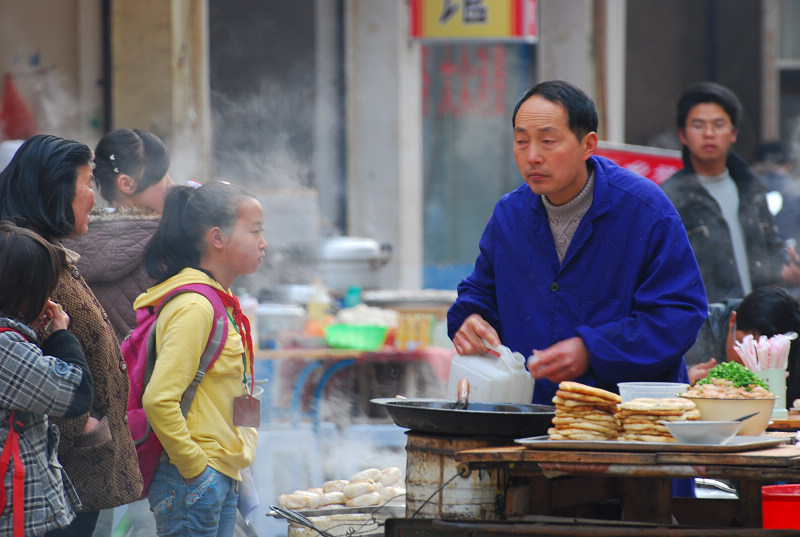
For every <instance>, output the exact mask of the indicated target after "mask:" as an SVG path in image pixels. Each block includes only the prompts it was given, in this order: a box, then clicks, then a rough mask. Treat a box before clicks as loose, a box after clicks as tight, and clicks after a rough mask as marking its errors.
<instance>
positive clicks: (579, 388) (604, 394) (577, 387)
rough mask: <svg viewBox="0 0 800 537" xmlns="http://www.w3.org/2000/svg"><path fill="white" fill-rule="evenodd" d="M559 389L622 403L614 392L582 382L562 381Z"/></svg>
mask: <svg viewBox="0 0 800 537" xmlns="http://www.w3.org/2000/svg"><path fill="white" fill-rule="evenodd" d="M558 389H559V390H561V391H565V392H571V393H579V394H584V395H587V396H590V397H597V398H600V399H603V400H606V401H610V402H612V403H621V402H622V398H621V397H620V396H619V395H617V394H616V393H614V392H610V391H608V390H603V389H602V388H596V387H594V386H588V385H586V384H581V383H580V382H573V381H569V380H565V381H562V382H561V383H559V385H558Z"/></svg>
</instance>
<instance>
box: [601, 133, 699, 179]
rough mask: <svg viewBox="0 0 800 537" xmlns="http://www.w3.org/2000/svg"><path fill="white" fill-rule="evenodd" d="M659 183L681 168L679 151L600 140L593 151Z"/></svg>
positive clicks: (681, 160)
mask: <svg viewBox="0 0 800 537" xmlns="http://www.w3.org/2000/svg"><path fill="white" fill-rule="evenodd" d="M594 154H595V155H600V156H602V157H606V158H607V159H609V160H612V161H614V162H616V163H617V164H619V165H620V166H622V167H623V168H627V169H629V170H631V171H634V172H636V173H638V174H639V175H643V176H645V177H647V178H648V179H651V180H652V181H655V183H656V184H658V185H660V184H661V183H663V182H664V181H666V180H667V179H669V178H670V177H671V176H672V174H674V173H675V172H677V171H678V170H680V169H681V168H683V158H682V157H681V152H680V151H676V150H674V149H659V148H656V147H645V146H641V145H629V144H618V143H613V142H602V141H601V142H600V143H599V144H598V146H597V149H596V150H595V152H594Z"/></svg>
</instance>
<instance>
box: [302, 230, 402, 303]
mask: <svg viewBox="0 0 800 537" xmlns="http://www.w3.org/2000/svg"><path fill="white" fill-rule="evenodd" d="M391 255H392V247H391V245H390V244H378V242H377V241H375V240H373V239H367V238H362V237H333V238H330V239H326V240H324V241H322V243H321V244H320V247H319V250H318V252H317V267H318V270H319V276H320V277H321V278H322V281H323V283H324V284H325V285H326V286H327V287H328V288H330V289H336V290H339V291H346V290H347V288H348V287H351V286H357V287H361V288H362V289H375V288H377V287H378V269H379V268H381V267H382V266H384V265H385V264H386V263H388V262H389V259H390V258H391Z"/></svg>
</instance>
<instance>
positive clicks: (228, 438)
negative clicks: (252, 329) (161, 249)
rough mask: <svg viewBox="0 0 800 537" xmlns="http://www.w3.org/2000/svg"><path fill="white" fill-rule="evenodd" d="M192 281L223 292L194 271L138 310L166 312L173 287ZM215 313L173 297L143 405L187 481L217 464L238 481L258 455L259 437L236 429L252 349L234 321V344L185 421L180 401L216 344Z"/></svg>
mask: <svg viewBox="0 0 800 537" xmlns="http://www.w3.org/2000/svg"><path fill="white" fill-rule="evenodd" d="M189 283H204V284H207V285H210V286H212V287H214V288H216V289H219V290H222V291H224V290H223V289H222V287H221V286H220V285H219V284H218V283H217V282H216V281H214V280H213V279H212V278H210V277H209V276H208V275H206V274H205V273H203V272H202V271H199V270H196V269H191V268H186V269H183V270H182V271H181V272H180V273H178V274H176V275H175V276H173V277H172V278H170V279H168V280H166V281H165V282H163V283H160V284H158V285H155V286H153V287H151V288H149V289H148V290H147V291H146V292H144V293H142V294H141V295H139V296H138V297H137V298H136V300H135V301H134V303H133V307H134V308H137V309H138V308H141V307H144V306H154V307H155V306H158V304H159V303H160V302H161V300H162V299H163V298H164V296H166V295H167V294H168V293H169V292H170V291H171V290H172V289H174V288H176V287H178V286H181V285H186V284H189ZM213 319H214V308H213V307H212V305H211V303H210V302H209V301H208V299H206V298H205V297H204V296H202V295H200V294H198V293H181V294H179V295H176V296H175V297H174V298H172V299H171V300H170V301H169V302H167V304H166V305H165V306H164V308H163V309H162V310H161V312H160V313H159V315H158V321H157V322H156V352H157V356H158V359H157V360H156V364H155V368H154V370H153V376H152V377H151V379H150V382H149V383H148V384H147V387H146V389H145V391H144V395H143V396H142V406H143V407H144V411H145V413H146V414H147V419H148V421H149V422H150V425H151V426H152V428H153V430H154V431H155V433H156V434H157V435H158V439H159V440H160V441H161V444H162V445H163V446H164V450H165V451H166V453H167V454H168V455H169V460H170V462H171V463H172V464H174V465H175V466H176V467H177V468H178V471H179V472H180V473H181V475H182V476H183V477H184V478H187V479H188V478H192V477H195V476H197V475H199V474H200V473H202V472H203V470H205V468H206V466H211V467H212V468H214V469H215V470H217V471H218V472H220V473H222V474H224V475H226V476H229V477H231V478H233V479H236V480H237V481H240V480H241V477H240V474H239V471H240V470H242V469H243V468H246V467H247V466H249V465H250V463H251V462H252V461H253V459H254V457H255V451H256V443H257V442H258V431H257V430H256V429H255V428H252V427H238V426H236V425H234V424H233V399H234V397H237V396H239V395H242V394H243V393H244V387H243V384H242V379H243V377H244V372H245V370H247V377H248V384H249V379H250V376H251V375H252V372H251V371H250V368H249V363H248V360H245V359H243V355H244V345H243V343H242V338H241V336H240V335H239V333H238V331H237V329H236V327H235V326H234V324H233V323H232V322H231V321H230V319H229V320H228V339H227V342H226V343H225V348H224V349H223V350H222V353H221V354H220V355H219V357H218V358H217V360H216V361H215V362H214V364H213V365H212V366H211V369H209V370H208V371H207V372H206V375H205V377H204V378H203V380H202V382H201V383H200V385H199V386H198V388H197V393H196V394H195V397H194V401H193V402H192V406H191V407H190V408H189V413H188V415H187V416H186V417H185V418H184V417H183V414H182V413H181V408H180V400H181V397H182V396H183V392H184V391H186V388H188V387H189V384H191V382H192V379H193V378H194V376H195V373H196V372H197V367H198V364H199V362H200V355H201V354H202V353H203V349H204V348H205V346H206V343H207V342H208V336H209V334H210V332H211V324H212V322H213Z"/></svg>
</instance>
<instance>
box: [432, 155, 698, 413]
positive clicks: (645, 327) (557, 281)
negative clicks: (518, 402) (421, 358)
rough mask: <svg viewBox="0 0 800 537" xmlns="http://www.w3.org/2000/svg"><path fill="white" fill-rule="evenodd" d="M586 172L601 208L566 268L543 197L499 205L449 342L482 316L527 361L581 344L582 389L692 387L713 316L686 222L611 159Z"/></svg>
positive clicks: (548, 392) (580, 231)
mask: <svg viewBox="0 0 800 537" xmlns="http://www.w3.org/2000/svg"><path fill="white" fill-rule="evenodd" d="M588 165H589V166H592V167H593V168H594V171H595V180H594V194H593V201H592V205H591V207H590V208H589V210H588V212H587V213H586V215H585V216H584V217H583V219H582V220H581V222H580V224H579V225H578V228H577V229H576V231H575V235H574V236H573V238H572V242H571V243H570V245H569V248H568V249H567V252H566V255H565V257H564V260H563V262H562V263H560V264H559V262H558V255H557V254H556V247H555V244H554V241H553V236H552V233H551V231H550V225H549V223H548V219H547V213H546V212H545V208H544V205H543V203H542V200H541V197H540V196H539V195H537V194H534V193H533V192H532V191H531V189H530V188H529V187H528V185H527V184H523V185H522V186H520V187H519V188H517V189H516V190H515V191H513V192H510V193H508V194H506V195H505V196H503V197H502V198H501V199H500V201H499V202H498V203H497V205H496V206H495V209H494V212H493V214H492V217H491V219H490V221H489V223H488V224H487V226H486V229H485V230H484V232H483V236H482V237H481V240H480V254H479V255H478V258H477V260H476V262H475V269H474V271H473V273H472V274H471V275H469V276H468V277H467V278H465V279H464V280H462V281H461V283H460V284H459V286H458V299H457V300H456V302H455V303H454V304H453V306H452V307H451V308H450V310H449V312H448V315H447V318H448V334H449V336H450V337H451V338H452V337H453V336H454V335H455V332H456V331H457V330H458V328H459V327H460V326H461V324H462V323H463V322H464V320H465V319H466V318H467V317H468V316H469V315H471V314H473V313H478V314H480V315H481V316H482V317H483V318H484V319H485V320H486V321H488V322H489V323H490V324H491V325H492V326H494V328H495V329H496V330H497V332H498V334H499V336H500V340H501V342H502V343H503V344H504V345H506V346H508V347H510V348H511V349H512V350H514V351H518V352H521V353H522V354H523V355H525V356H528V355H530V354H532V352H533V350H534V349H537V350H538V349H545V348H547V347H549V346H551V345H553V344H554V343H557V342H559V341H562V340H564V339H568V338H571V337H574V336H579V337H581V338H582V340H583V343H584V345H585V346H586V348H587V349H588V350H589V353H590V355H591V357H590V368H589V370H588V371H587V372H586V373H585V374H584V375H582V376H580V377H578V378H576V379H574V380H576V381H577V382H581V383H584V384H588V385H591V386H597V387H600V388H603V389H606V390H610V391H613V392H618V389H617V383H618V382H625V381H673V382H675V381H679V382H687V381H688V376H687V373H686V364H685V362H684V359H683V354H684V353H685V352H686V351H687V350H688V349H689V348H690V347H691V346H692V344H693V343H694V341H695V339H696V337H697V333H698V331H699V330H700V326H701V325H702V323H703V320H704V319H705V317H706V315H707V312H708V306H707V303H706V294H705V289H704V287H703V281H702V277H701V275H700V270H699V268H698V266H697V261H696V260H695V256H694V254H693V253H692V249H691V246H690V245H689V240H688V238H687V236H686V231H685V229H684V227H683V223H682V222H681V219H680V216H679V215H678V213H677V211H676V210H675V208H674V207H673V205H672V203H671V202H670V201H669V199H668V198H667V196H666V195H665V194H664V192H663V191H662V190H661V189H660V188H659V187H658V186H657V185H656V184H655V183H653V182H651V181H650V180H649V179H646V178H644V177H641V176H639V175H637V174H635V173H633V172H631V171H629V170H626V169H624V168H622V167H620V166H618V165H616V164H614V163H613V162H611V161H610V160H608V159H605V158H603V157H598V156H593V157H591V158H590V160H589V163H588ZM556 390H557V385H556V384H554V383H552V382H550V381H549V380H546V379H538V380H537V381H536V387H535V389H534V395H533V402H534V403H545V404H550V403H551V400H552V398H553V395H554V394H555V391H556Z"/></svg>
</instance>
